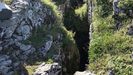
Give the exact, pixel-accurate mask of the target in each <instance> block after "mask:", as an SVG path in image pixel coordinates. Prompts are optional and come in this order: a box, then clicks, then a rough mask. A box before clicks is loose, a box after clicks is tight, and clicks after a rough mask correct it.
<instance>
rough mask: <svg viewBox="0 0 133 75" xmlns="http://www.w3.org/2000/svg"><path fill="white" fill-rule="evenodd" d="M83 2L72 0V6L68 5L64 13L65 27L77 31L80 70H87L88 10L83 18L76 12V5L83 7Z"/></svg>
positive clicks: (76, 40) (75, 38) (76, 39)
mask: <svg viewBox="0 0 133 75" xmlns="http://www.w3.org/2000/svg"><path fill="white" fill-rule="evenodd" d="M83 4H84V2H83V1H80V0H70V6H67V5H66V7H65V9H64V15H63V18H64V19H63V20H64V25H65V27H66V28H67V30H70V31H73V32H74V33H75V36H74V40H75V42H76V45H77V48H78V50H79V58H80V60H79V71H84V70H86V68H87V64H89V54H88V51H89V42H90V39H89V31H90V24H89V22H88V12H87V13H85V16H84V17H83V18H81V17H80V16H78V15H76V14H75V9H76V8H75V7H81V6H82V5H83ZM87 11H88V10H87Z"/></svg>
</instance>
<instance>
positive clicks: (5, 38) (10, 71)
mask: <svg viewBox="0 0 133 75" xmlns="http://www.w3.org/2000/svg"><path fill="white" fill-rule="evenodd" d="M8 7H10V8H9V10H11V11H12V17H10V19H8V20H4V21H0V75H1V74H2V75H14V71H16V72H17V73H18V75H27V74H26V71H25V68H24V67H23V64H24V63H26V60H28V59H29V56H30V57H32V56H34V53H35V52H36V51H37V49H36V48H35V47H34V46H32V45H31V44H24V43H22V42H23V41H25V40H27V39H28V38H29V37H30V36H32V31H33V29H37V28H38V27H39V26H42V25H45V24H46V25H48V24H47V23H46V22H45V20H47V19H48V18H47V17H49V18H54V16H53V15H52V14H51V10H49V9H48V8H47V7H46V6H45V5H43V4H42V2H40V0H13V2H12V3H11V5H9V6H8ZM2 8H4V7H2V6H1V4H0V11H2ZM0 18H1V17H0ZM4 18H5V17H4ZM51 40H52V39H50V40H47V41H46V43H45V44H44V45H45V46H44V47H45V48H44V49H45V51H48V50H49V49H50V47H51V45H52V41H51ZM43 53H44V51H43Z"/></svg>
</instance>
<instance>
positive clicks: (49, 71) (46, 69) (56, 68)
mask: <svg viewBox="0 0 133 75" xmlns="http://www.w3.org/2000/svg"><path fill="white" fill-rule="evenodd" d="M60 72H61V66H60V65H59V64H58V63H52V64H46V63H42V64H41V65H40V66H39V67H38V68H37V69H36V72H35V73H34V75H59V73H60Z"/></svg>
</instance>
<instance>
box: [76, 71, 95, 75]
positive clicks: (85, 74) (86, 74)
mask: <svg viewBox="0 0 133 75" xmlns="http://www.w3.org/2000/svg"><path fill="white" fill-rule="evenodd" d="M74 75H95V74H93V73H91V72H90V71H83V72H80V71H77V72H75V74H74Z"/></svg>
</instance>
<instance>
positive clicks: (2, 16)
mask: <svg viewBox="0 0 133 75" xmlns="http://www.w3.org/2000/svg"><path fill="white" fill-rule="evenodd" d="M11 17H12V10H11V8H10V7H9V6H8V5H6V4H4V3H0V20H8V19H10V18H11Z"/></svg>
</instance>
